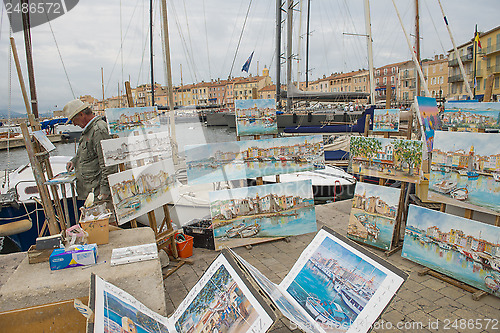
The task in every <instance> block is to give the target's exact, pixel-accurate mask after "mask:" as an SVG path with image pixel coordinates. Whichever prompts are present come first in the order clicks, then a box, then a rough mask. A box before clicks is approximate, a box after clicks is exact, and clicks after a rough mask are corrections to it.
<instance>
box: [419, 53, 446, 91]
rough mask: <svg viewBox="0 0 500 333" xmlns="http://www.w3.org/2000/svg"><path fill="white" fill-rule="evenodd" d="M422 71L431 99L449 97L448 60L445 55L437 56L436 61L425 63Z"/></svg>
mask: <svg viewBox="0 0 500 333" xmlns="http://www.w3.org/2000/svg"><path fill="white" fill-rule="evenodd" d="M422 71H423V73H424V76H425V80H426V82H427V86H428V88H429V92H430V94H431V96H430V97H433V98H443V97H445V96H447V95H448V59H447V58H446V57H445V55H444V54H439V55H435V56H434V60H429V61H425V62H423V63H422ZM422 96H423V95H422Z"/></svg>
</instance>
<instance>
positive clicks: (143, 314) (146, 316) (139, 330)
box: [94, 276, 169, 333]
mask: <svg viewBox="0 0 500 333" xmlns="http://www.w3.org/2000/svg"><path fill="white" fill-rule="evenodd" d="M95 292H96V293H97V294H96V307H95V309H94V312H95V319H94V320H95V324H94V332H106V333H123V332H134V333H168V332H169V331H168V329H167V326H166V325H167V318H165V317H162V316H160V315H158V314H156V313H154V312H153V311H151V310H149V309H148V308H146V307H145V306H144V305H143V304H141V303H140V302H139V301H137V300H136V299H135V298H133V297H132V296H130V295H129V294H128V293H126V292H125V291H123V290H121V289H119V288H118V287H116V286H114V285H112V284H110V283H107V282H105V281H104V280H102V279H101V278H99V277H97V276H96V289H95Z"/></svg>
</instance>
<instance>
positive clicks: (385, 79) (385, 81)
mask: <svg viewBox="0 0 500 333" xmlns="http://www.w3.org/2000/svg"><path fill="white" fill-rule="evenodd" d="M386 83H387V77H385V76H384V84H386Z"/></svg>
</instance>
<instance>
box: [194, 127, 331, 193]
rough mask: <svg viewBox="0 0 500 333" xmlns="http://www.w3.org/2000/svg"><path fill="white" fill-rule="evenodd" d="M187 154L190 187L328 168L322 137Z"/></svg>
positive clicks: (216, 146) (203, 148) (226, 145)
mask: <svg viewBox="0 0 500 333" xmlns="http://www.w3.org/2000/svg"><path fill="white" fill-rule="evenodd" d="M185 153H186V165H187V177H188V184H189V185H193V184H202V183H213V182H222V181H228V180H237V179H247V178H255V177H261V176H269V175H278V174H282V173H294V172H299V171H308V170H314V169H316V168H322V167H324V165H325V156H324V150H323V137H322V136H321V135H312V136H291V137H284V138H275V139H262V140H245V141H234V142H218V143H210V144H202V145H189V146H186V147H185Z"/></svg>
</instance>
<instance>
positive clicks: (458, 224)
mask: <svg viewBox="0 0 500 333" xmlns="http://www.w3.org/2000/svg"><path fill="white" fill-rule="evenodd" d="M402 256H403V257H404V258H406V259H408V260H411V261H413V262H416V263H418V264H420V265H423V266H426V267H428V268H430V269H433V270H435V271H437V272H439V273H442V274H444V275H447V276H449V277H452V278H454V279H456V280H458V281H461V282H463V283H465V284H468V285H471V286H473V287H474V288H478V289H481V290H484V291H486V292H488V293H491V294H492V295H494V296H497V297H500V292H499V290H498V288H497V287H496V286H495V285H494V279H493V278H488V276H490V277H495V276H497V275H498V273H499V272H500V270H499V267H498V263H500V228H499V227H496V226H494V225H491V224H487V223H482V222H478V221H474V220H471V219H466V218H463V217H459V216H455V215H451V214H446V213H443V212H439V211H436V210H432V209H427V208H424V207H420V206H415V205H410V208H409V211H408V219H407V222H406V230H405V237H404V243H403V252H402Z"/></svg>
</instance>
